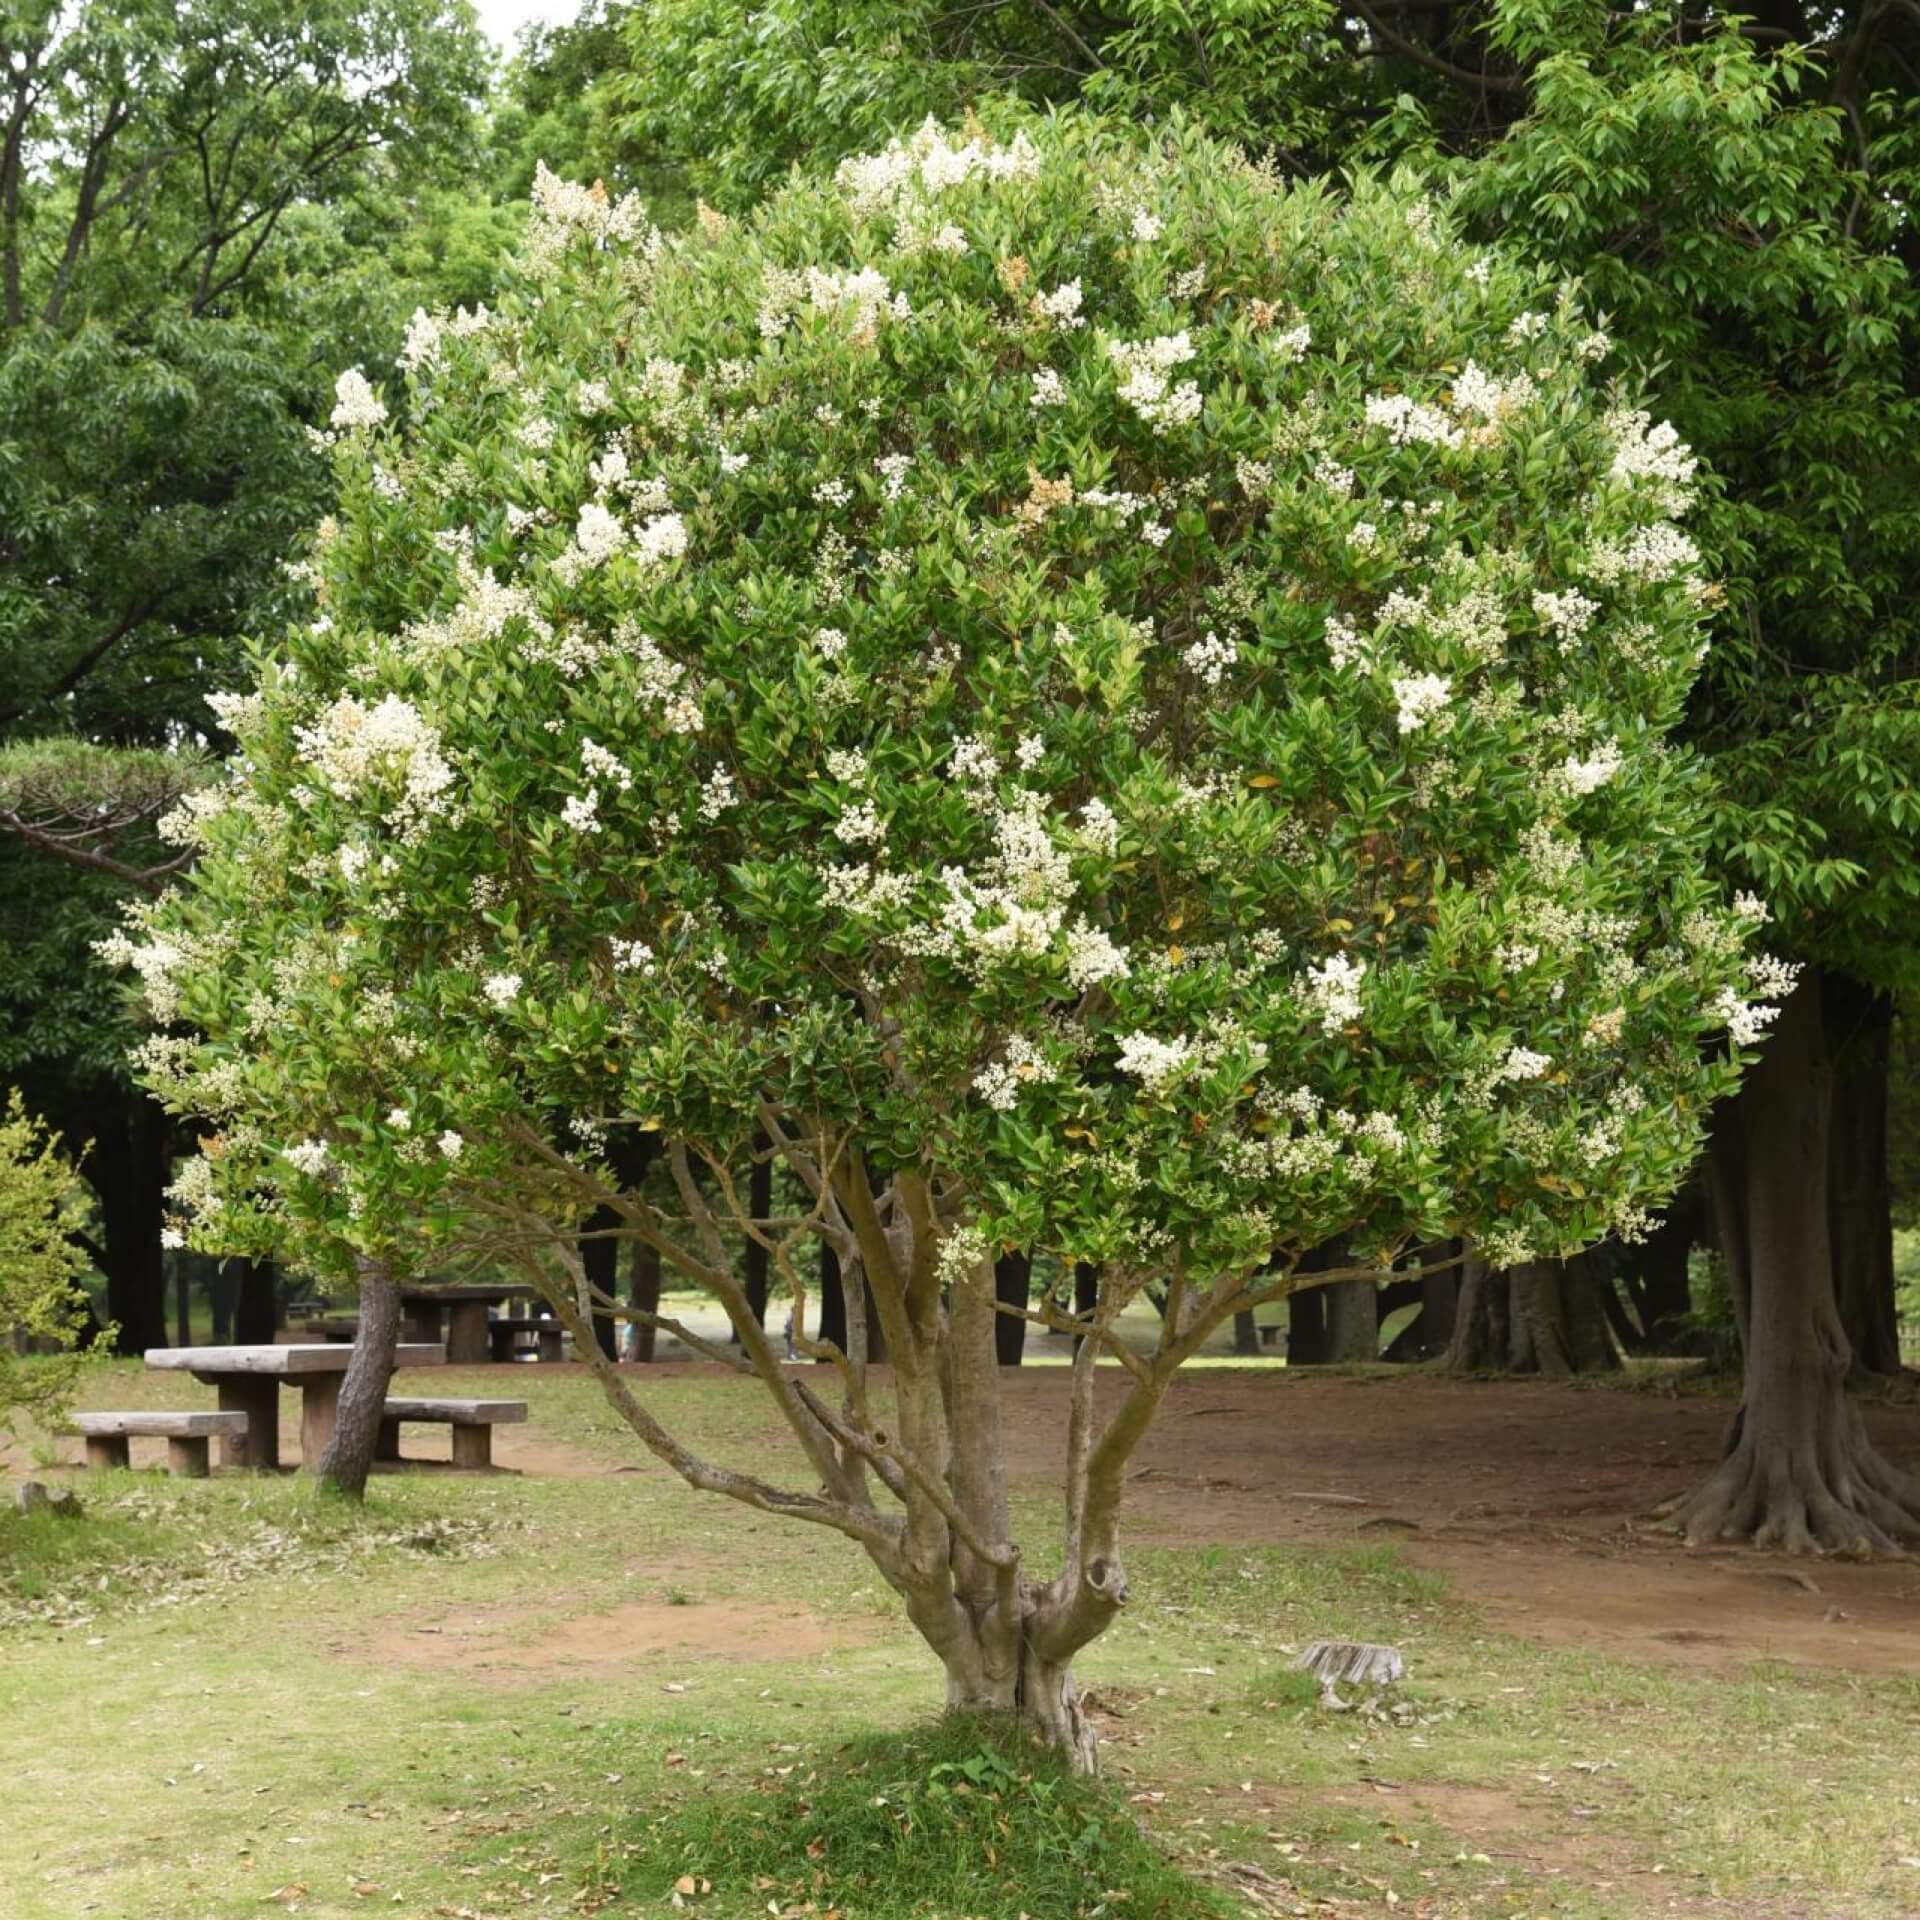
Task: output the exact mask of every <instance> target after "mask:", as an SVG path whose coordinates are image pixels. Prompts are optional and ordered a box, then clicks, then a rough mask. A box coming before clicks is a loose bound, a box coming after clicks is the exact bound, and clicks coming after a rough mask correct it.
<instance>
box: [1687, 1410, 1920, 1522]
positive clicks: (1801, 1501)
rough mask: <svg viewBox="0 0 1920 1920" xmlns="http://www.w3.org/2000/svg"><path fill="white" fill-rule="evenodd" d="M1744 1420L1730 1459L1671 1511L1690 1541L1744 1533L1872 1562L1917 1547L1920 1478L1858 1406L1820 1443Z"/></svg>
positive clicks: (1919, 1518) (1840, 1419) (1721, 1464)
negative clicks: (1871, 1431)
mask: <svg viewBox="0 0 1920 1920" xmlns="http://www.w3.org/2000/svg"><path fill="white" fill-rule="evenodd" d="M1742 1424H1743V1427H1744V1428H1745V1431H1743V1432H1742V1433H1741V1435H1740V1437H1739V1438H1738V1439H1737V1440H1736V1441H1735V1443H1734V1446H1733V1448H1732V1450H1731V1451H1730V1452H1729V1453H1728V1455H1727V1457H1726V1459H1725V1460H1723V1461H1722V1462H1721V1463H1720V1465H1719V1467H1718V1468H1717V1469H1716V1470H1715V1471H1714V1472H1713V1473H1712V1474H1711V1475H1710V1476H1709V1477H1708V1479H1707V1480H1706V1481H1705V1482H1704V1483H1703V1484H1702V1485H1701V1486H1699V1487H1697V1488H1696V1489H1695V1490H1694V1491H1693V1492H1692V1493H1690V1494H1688V1495H1687V1496H1686V1497H1685V1498H1684V1499H1682V1500H1680V1501H1679V1502H1677V1503H1676V1504H1675V1506H1674V1507H1672V1508H1671V1509H1669V1518H1670V1520H1671V1521H1672V1524H1673V1525H1674V1526H1675V1527H1676V1528H1678V1529H1679V1531H1680V1532H1681V1533H1683V1534H1684V1535H1685V1536H1686V1541H1687V1544H1688V1545H1689V1546H1694V1547H1698V1546H1705V1545H1707V1544H1709V1543H1711V1542H1713V1541H1716V1540H1745V1541H1749V1542H1750V1543H1751V1544H1752V1545H1754V1546H1756V1547H1778V1548H1780V1549H1781V1550H1782V1551H1783V1552H1786V1553H1816V1554H1836V1555H1842V1556H1845V1557H1849V1558H1853V1559H1867V1558H1869V1557H1871V1556H1873V1555H1894V1556H1900V1557H1906V1556H1908V1554H1909V1553H1910V1551H1911V1549H1912V1548H1913V1547H1914V1546H1915V1545H1916V1544H1920V1479H1916V1478H1915V1477H1914V1476H1913V1475H1911V1474H1907V1473H1903V1472H1902V1471H1901V1470H1900V1469H1899V1468H1898V1467H1896V1466H1894V1465H1893V1464H1892V1463H1891V1462H1890V1461H1888V1460H1886V1459H1885V1458H1883V1457H1882V1455H1881V1454H1880V1453H1879V1452H1878V1451H1877V1450H1876V1449H1875V1447H1874V1445H1873V1443H1872V1441H1870V1440H1869V1439H1868V1438H1867V1434H1866V1429H1865V1426H1864V1424H1863V1423H1862V1421H1861V1419H1860V1416H1859V1414H1858V1412H1857V1411H1856V1410H1855V1409H1853V1408H1852V1407H1846V1406H1843V1408H1842V1409H1841V1412H1840V1416H1839V1418H1838V1420H1837V1421H1835V1422H1834V1423H1833V1426H1834V1429H1835V1430H1834V1431H1832V1432H1831V1433H1829V1434H1828V1435H1827V1436H1825V1437H1824V1442H1823V1443H1821V1444H1808V1445H1802V1446H1792V1445H1789V1444H1788V1443H1787V1442H1786V1441H1784V1440H1783V1439H1780V1438H1777V1437H1776V1438H1773V1439H1759V1438H1756V1437H1755V1436H1754V1434H1753V1432H1752V1427H1751V1423H1747V1422H1743V1423H1742Z"/></svg>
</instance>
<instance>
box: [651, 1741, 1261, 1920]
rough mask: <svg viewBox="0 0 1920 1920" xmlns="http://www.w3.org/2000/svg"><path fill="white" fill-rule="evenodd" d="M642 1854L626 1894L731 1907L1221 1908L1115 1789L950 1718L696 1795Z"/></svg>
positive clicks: (1153, 1912)
mask: <svg viewBox="0 0 1920 1920" xmlns="http://www.w3.org/2000/svg"><path fill="white" fill-rule="evenodd" d="M647 1852H648V1856H649V1858H648V1861H647V1863H646V1865H644V1866H643V1867H642V1868H640V1869H639V1870H638V1871H637V1872H636V1873H635V1874H634V1875H633V1877H632V1879H631V1880H630V1881H629V1882H628V1884H627V1887H626V1889H625V1891H627V1892H629V1893H638V1894H639V1895H640V1896H641V1897H642V1898H643V1899H644V1898H655V1897H661V1896H665V1895H669V1894H670V1893H671V1892H672V1890H673V1888H674V1886H675V1884H676V1882H677V1883H678V1884H679V1885H680V1889H681V1892H682V1894H683V1896H684V1895H685V1894H686V1893H688V1892H692V1893H694V1894H696V1895H701V1894H705V1893H706V1892H707V1891H708V1890H709V1889H711V1891H712V1893H713V1894H714V1895H715V1896H717V1898H718V1899H719V1901H720V1902H721V1903H722V1904H723V1905H724V1906H725V1907H726V1908H727V1909H728V1910H732V1909H733V1907H734V1905H735V1903H738V1905H739V1910H740V1911H742V1912H746V1911H750V1910H752V1909H753V1908H759V1909H760V1910H762V1911H765V1910H766V1909H767V1908H768V1907H769V1906H770V1905H771V1904H772V1903H773V1902H776V1901H777V1902H778V1903H779V1904H780V1905H781V1906H783V1907H784V1906H788V1905H804V1904H805V1903H807V1902H812V1903H813V1907H814V1909H815V1910H821V1909H827V1908H833V1909H837V1910H839V1911H840V1912H842V1913H845V1914H848V1915H855V1914H857V1915H859V1916H861V1920H896V1916H897V1920H910V1917H911V1916H918V1915H951V1914H993V1915H996V1916H998V1915H1007V1916H1011V1915H1013V1914H1015V1913H1025V1914H1028V1915H1031V1916H1032V1917H1033V1920H1073V1917H1074V1916H1079V1915H1087V1914H1094V1913H1105V1912H1109V1911H1113V1912H1120V1913H1124V1914H1126V1915H1128V1916H1129V1917H1130V1920H1226V1916H1228V1915H1230V1914H1231V1913H1232V1911H1233V1909H1232V1908H1230V1907H1229V1906H1228V1905H1227V1904H1226V1903H1225V1902H1224V1900H1223V1899H1222V1898H1221V1897H1220V1896H1219V1895H1218V1894H1217V1893H1215V1892H1214V1891H1213V1890H1212V1889H1210V1888H1208V1887H1205V1886H1202V1885H1201V1884H1200V1883H1199V1882H1198V1881H1196V1880H1194V1879H1193V1878H1191V1877H1190V1876H1189V1875H1188V1874H1187V1873H1185V1872H1184V1871H1183V1870H1182V1869H1181V1868H1180V1867H1179V1866H1178V1865H1177V1864H1176V1863H1175V1862H1174V1861H1173V1860H1172V1859H1171V1858H1170V1857H1169V1856H1168V1855H1167V1854H1166V1853H1165V1852H1164V1851H1163V1850H1162V1849H1161V1848H1160V1847H1159V1846H1158V1845H1156V1844H1155V1843H1154V1842H1153V1841H1152V1840H1150V1839H1149V1838H1148V1837H1147V1835H1146V1834H1145V1833H1143V1832H1142V1830H1141V1828H1140V1826H1139V1824H1138V1823H1137V1822H1136V1821H1135V1819H1134V1818H1133V1816H1132V1815H1131V1813H1129V1811H1128V1809H1127V1806H1126V1802H1125V1799H1124V1797H1123V1796H1122V1794H1121V1793H1120V1791H1119V1790H1118V1789H1117V1788H1116V1787H1114V1786H1112V1785H1111V1784H1109V1783H1107V1782H1105V1781H1100V1780H1087V1779H1081V1778H1076V1777H1075V1776H1074V1775H1072V1774H1070V1773H1069V1772H1068V1771H1067V1770H1066V1768H1065V1766H1064V1765H1063V1764H1062V1763H1061V1761H1060V1759H1059V1757H1058V1756H1057V1755H1054V1754H1052V1753H1049V1752H1046V1751H1043V1750H1042V1749H1040V1748H1038V1747H1036V1746H1035V1745H1034V1744H1033V1743H1032V1742H1031V1741H1029V1740H1027V1739H1026V1738H1025V1737H1023V1736H1022V1735H1021V1734H1020V1733H1019V1732H1018V1730H1017V1729H1015V1728H1012V1727H1010V1726H1008V1725H1006V1724H1004V1723H999V1722H995V1721H992V1720H987V1719H981V1718H978V1717H972V1716H963V1715H950V1716H948V1717H947V1718H945V1719H942V1720H939V1721H936V1722H933V1723H931V1724H928V1725H921V1726H916V1727H913V1728H910V1729H909V1730H907V1731H906V1732H903V1733H888V1734H870V1735H867V1736H865V1737H863V1738H860V1739H856V1740H851V1741H849V1742H847V1743H846V1744H845V1745H844V1746H842V1747H841V1748H839V1749H838V1750H837V1751H835V1752H832V1753H826V1754H820V1755H818V1756H816V1757H814V1758H812V1759H810V1760H809V1761H807V1762H806V1763H803V1764H799V1765H794V1766H791V1767H780V1768H768V1769H765V1770H763V1772H762V1774H761V1776H760V1778H759V1779H757V1780H755V1781H753V1782H751V1783H750V1784H747V1783H743V1784H741V1785H738V1786H736V1787H735V1788H733V1789H732V1790H731V1791H724V1792H713V1791H711V1790H709V1791H708V1792H707V1793H705V1794H703V1795H702V1796H701V1798H700V1799H698V1800H696V1801H693V1802H690V1803H689V1804H688V1805H686V1806H684V1807H682V1808H681V1809H679V1810H678V1811H677V1812H676V1813H674V1814H673V1815H672V1816H671V1817H670V1818H668V1819H667V1820H665V1821H664V1822H661V1823H659V1824H657V1825H655V1826H654V1827H653V1828H652V1829H651V1830H650V1831H649V1832H648V1835H647ZM689 1882H691V1885H689V1884H688V1883H689Z"/></svg>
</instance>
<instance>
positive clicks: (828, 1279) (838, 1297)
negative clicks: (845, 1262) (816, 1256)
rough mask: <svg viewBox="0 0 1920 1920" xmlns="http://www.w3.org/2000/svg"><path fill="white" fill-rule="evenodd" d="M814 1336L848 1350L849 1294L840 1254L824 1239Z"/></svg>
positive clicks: (842, 1349)
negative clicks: (841, 1270)
mask: <svg viewBox="0 0 1920 1920" xmlns="http://www.w3.org/2000/svg"><path fill="white" fill-rule="evenodd" d="M813 1337H814V1338H815V1339H816V1340H831V1341H832V1342H833V1344H834V1345H835V1346H836V1347H838V1348H839V1349H840V1351H841V1352H842V1353H845V1352H846V1350H847V1294H846V1289H845V1288H844V1287H842V1286H841V1284H840V1256H839V1255H838V1254H837V1253H835V1252H834V1250H833V1249H832V1248H831V1247H830V1246H828V1245H827V1243H826V1242H825V1241H824V1240H822V1241H821V1242H820V1324H819V1325H818V1326H817V1327H815V1328H814V1330H813ZM821 1364H822V1365H831V1364H832V1363H831V1362H830V1361H823V1362H822V1363H821Z"/></svg>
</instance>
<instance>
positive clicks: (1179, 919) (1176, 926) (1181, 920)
mask: <svg viewBox="0 0 1920 1920" xmlns="http://www.w3.org/2000/svg"><path fill="white" fill-rule="evenodd" d="M1186 924H1187V916H1186V915H1185V914H1184V913H1175V914H1170V915H1169V916H1168V918H1167V931H1168V932H1169V933H1178V932H1179V931H1180V929H1181V928H1182V927H1184V926H1185V925H1186Z"/></svg>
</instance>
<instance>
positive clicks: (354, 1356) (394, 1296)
mask: <svg viewBox="0 0 1920 1920" xmlns="http://www.w3.org/2000/svg"><path fill="white" fill-rule="evenodd" d="M358 1264H359V1271H360V1324H359V1327H358V1330H357V1331H356V1332H355V1334H354V1336H353V1352H352V1353H351V1354H350V1355H349V1356H348V1359H347V1371H346V1377H345V1378H344V1379H343V1380H342V1381H341V1383H340V1401H339V1405H338V1407H337V1408H336V1409H335V1412H334V1422H333V1437H332V1438H331V1439H330V1440H329V1441H328V1442H327V1444H326V1446H325V1448H324V1449H323V1450H322V1451H321V1454H320V1483H321V1485H322V1486H324V1487H325V1488H327V1490H328V1491H329V1492H331V1493H338V1494H344V1495H345V1496H346V1497H347V1498H348V1499H350V1500H358V1499H360V1498H361V1497H362V1496H363V1495H364V1494H365V1493H366V1490H367V1475H368V1473H369V1472H371V1471H372V1468H373V1458H374V1453H375V1450H376V1449H377V1448H378V1446H379V1444H380V1419H381V1415H382V1413H383V1412H384V1410H385V1408H386V1404H387V1386H388V1383H389V1382H390V1381H391V1380H392V1378H393V1348H394V1342H395V1341H396V1340H397V1339H398V1338H399V1334H400V1287H399V1283H398V1281H396V1280H395V1278H394V1274H393V1269H392V1268H391V1267H390V1266H389V1265H388V1264H387V1263H386V1262H385V1261H383V1260H362V1261H360V1262H359V1263H358Z"/></svg>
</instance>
